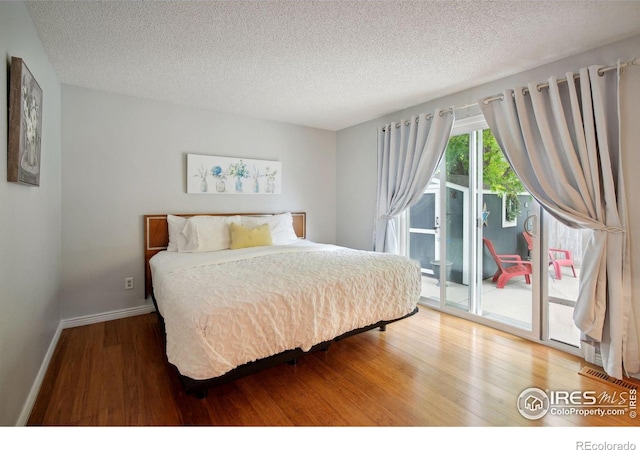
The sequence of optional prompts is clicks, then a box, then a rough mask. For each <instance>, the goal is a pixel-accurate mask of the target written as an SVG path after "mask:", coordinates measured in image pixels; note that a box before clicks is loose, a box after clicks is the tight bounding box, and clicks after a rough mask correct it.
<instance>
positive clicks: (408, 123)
mask: <svg viewBox="0 0 640 450" xmlns="http://www.w3.org/2000/svg"><path fill="white" fill-rule="evenodd" d="M469 106H473V105H467V106H463V107H462V108H467V107H469ZM456 109H457V108H456ZM453 112H454V108H447V109H443V110H442V111H440V116H443V115H444V114H445V113H451V114H453ZM419 119H420V116H418V117H416V123H418V121H419ZM425 119H426V120H431V119H433V114H427V115H426V116H425ZM403 123H404V125H405V126H409V125H410V124H411V120H405V121H404V122H403V121H402V120H401V121H399V122H397V123H396V128H400V125H402V124H403ZM382 131H387V125H385V126H384V127H382Z"/></svg>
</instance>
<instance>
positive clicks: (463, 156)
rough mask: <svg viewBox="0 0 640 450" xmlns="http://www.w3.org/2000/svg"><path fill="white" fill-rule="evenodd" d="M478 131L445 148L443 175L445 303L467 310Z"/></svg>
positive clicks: (469, 298) (442, 209)
mask: <svg viewBox="0 0 640 450" xmlns="http://www.w3.org/2000/svg"><path fill="white" fill-rule="evenodd" d="M474 137H475V133H468V134H461V135H458V136H452V137H451V138H450V139H449V143H448V145H447V149H446V151H445V158H444V161H445V167H444V172H445V174H444V176H443V177H442V178H441V189H442V193H443V194H444V195H441V199H442V202H441V205H442V208H441V211H442V217H443V218H444V220H443V221H442V227H441V239H442V240H443V242H442V243H441V247H442V248H443V250H442V252H443V253H444V254H446V259H445V261H446V262H445V264H446V267H447V268H446V284H445V291H446V292H445V304H446V306H449V307H454V308H457V309H461V310H464V311H470V310H471V304H472V302H471V299H472V296H471V288H472V283H470V280H469V274H470V270H469V254H470V251H471V240H472V236H471V234H470V227H469V224H470V223H472V222H473V219H472V217H473V216H472V215H471V214H472V212H471V210H470V205H471V202H472V195H471V194H472V193H473V185H474V181H475V179H476V176H475V174H474V168H475V163H474V161H475V152H476V148H475V146H474V144H475V142H476V140H475V138H474Z"/></svg>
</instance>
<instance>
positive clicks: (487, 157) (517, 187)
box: [479, 129, 537, 330]
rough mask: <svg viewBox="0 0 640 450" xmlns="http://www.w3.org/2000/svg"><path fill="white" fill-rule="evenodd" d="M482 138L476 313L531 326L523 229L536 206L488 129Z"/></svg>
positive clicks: (531, 271)
mask: <svg viewBox="0 0 640 450" xmlns="http://www.w3.org/2000/svg"><path fill="white" fill-rule="evenodd" d="M482 137H483V139H482V142H483V144H482V161H483V165H482V209H481V211H482V213H481V217H482V229H481V232H482V238H483V239H482V241H483V248H482V256H481V261H480V263H479V266H480V268H481V269H480V270H482V280H483V281H482V296H481V298H482V300H481V314H482V315H483V316H485V317H488V318H491V319H493V320H497V321H499V322H502V323H506V324H509V325H512V326H516V327H518V328H522V329H525V330H531V329H532V318H533V282H534V276H535V275H536V274H537V270H536V263H535V261H533V258H532V254H531V249H530V246H529V245H528V242H527V240H526V239H525V235H524V234H523V232H524V231H525V220H526V219H527V218H528V217H531V216H533V214H534V211H535V209H536V205H535V204H534V201H533V198H532V197H531V196H530V195H529V194H528V192H526V190H525V189H524V186H523V185H522V183H521V182H520V180H519V179H518V177H517V175H516V174H515V172H514V171H513V170H512V169H511V167H510V166H509V163H508V162H507V160H506V159H505V157H504V155H503V153H502V150H501V149H500V147H499V146H498V143H497V142H496V140H495V138H494V137H493V134H492V133H491V130H488V129H487V130H484V131H483V136H482Z"/></svg>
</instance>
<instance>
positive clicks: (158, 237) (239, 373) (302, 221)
mask: <svg viewBox="0 0 640 450" xmlns="http://www.w3.org/2000/svg"><path fill="white" fill-rule="evenodd" d="M174 215H176V216H181V217H192V216H194V215H206V216H236V215H241V216H256V217H260V216H268V215H271V214H264V213H206V214H200V213H198V214H174ZM291 216H292V217H293V228H294V230H295V232H296V235H297V236H298V237H300V238H306V236H307V233H306V231H307V230H306V227H307V215H306V213H304V212H297V213H291ZM168 244H169V228H168V224H167V214H151V215H145V216H144V246H145V248H144V274H145V298H148V297H149V295H151V298H152V300H153V304H154V306H155V308H156V313H157V314H158V318H159V319H160V324H161V325H162V329H163V331H164V318H163V317H162V315H161V314H160V311H159V310H158V304H157V302H156V299H155V297H154V295H153V284H152V280H151V269H150V267H149V259H151V257H152V256H153V255H155V254H156V253H158V252H160V251H162V250H166V248H167V245H168ZM417 312H418V308H417V307H416V308H415V309H414V310H413V311H412V312H410V313H409V314H407V315H406V316H403V317H399V318H397V319H393V320H383V321H380V322H377V323H375V324H372V325H369V326H366V327H362V328H358V329H357V330H352V331H348V332H346V333H344V334H342V335H340V336H338V337H335V338H333V339H332V340H330V341H327V342H321V343H319V344H316V345H314V346H313V347H311V349H309V350H307V351H304V350H302V349H299V348H296V349H293V350H286V351H284V352H282V353H278V354H276V355H273V356H269V357H267V358H263V359H259V360H257V361H253V362H249V363H246V364H243V365H241V366H238V367H236V368H235V369H233V370H231V371H229V372H227V373H225V374H224V375H221V376H219V377H215V378H210V379H207V380H194V379H192V378H189V377H186V376H184V375H182V374H180V372H178V375H179V377H180V381H181V382H182V385H183V387H184V389H185V391H186V392H187V394H193V395H195V396H196V397H198V398H205V397H206V396H207V390H208V389H209V388H210V387H214V386H218V385H220V384H224V383H228V382H231V381H233V380H237V379H238V378H241V377H244V376H247V375H250V374H252V373H256V372H259V371H261V370H264V369H267V368H269V367H273V366H276V365H280V364H284V363H287V364H295V363H296V361H297V358H298V357H300V356H302V355H304V354H306V353H311V352H315V351H319V350H324V351H327V350H328V349H329V345H331V343H332V342H336V341H340V340H342V339H345V338H347V337H349V336H353V335H356V334H360V333H363V332H365V331H369V330H372V329H374V328H379V329H380V330H381V331H385V330H386V327H387V325H388V324H390V323H393V322H397V321H398V320H402V319H405V318H407V317H410V316H412V315H414V314H416V313H417ZM165 337H166V334H165ZM174 367H175V366H174ZM176 372H177V368H176Z"/></svg>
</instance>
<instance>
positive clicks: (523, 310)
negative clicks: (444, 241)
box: [421, 268, 580, 347]
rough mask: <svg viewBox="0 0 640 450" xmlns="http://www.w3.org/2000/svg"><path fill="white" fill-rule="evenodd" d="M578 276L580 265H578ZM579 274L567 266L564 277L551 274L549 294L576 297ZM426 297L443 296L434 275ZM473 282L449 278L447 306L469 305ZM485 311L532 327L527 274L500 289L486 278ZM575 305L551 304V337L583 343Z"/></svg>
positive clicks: (426, 286) (428, 282)
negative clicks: (559, 277) (574, 310)
mask: <svg viewBox="0 0 640 450" xmlns="http://www.w3.org/2000/svg"><path fill="white" fill-rule="evenodd" d="M576 273H577V275H578V277H579V276H580V271H579V269H576ZM578 282H579V278H575V277H574V276H573V274H572V273H571V269H570V268H563V272H562V278H561V279H559V280H556V279H555V274H553V273H551V272H550V274H549V281H548V286H549V297H556V298H560V299H567V300H574V301H575V299H576V298H577V295H578ZM421 295H422V297H424V298H425V299H430V300H436V301H439V299H440V286H439V285H438V283H437V280H436V279H435V278H433V277H430V276H427V275H425V276H423V277H422V293H421ZM468 298H469V286H467V285H463V284H458V283H453V282H450V281H449V282H447V285H446V301H447V306H453V307H458V308H461V309H463V310H467V309H468ZM481 306H482V315H483V316H484V317H488V318H492V319H495V320H497V321H500V322H504V323H508V324H511V325H514V326H517V327H520V328H523V329H531V317H532V313H531V311H532V291H531V285H529V284H526V282H525V280H524V277H515V278H512V279H511V280H509V281H508V282H507V285H506V286H505V287H504V288H502V289H498V287H497V285H496V283H493V282H492V281H491V278H488V279H486V280H483V282H482V298H481ZM572 315H573V308H572V307H569V306H564V305H559V304H556V303H550V304H549V332H550V338H551V339H554V340H558V341H560V342H564V343H567V344H570V345H574V346H576V347H577V346H579V342H580V332H579V330H578V329H577V328H576V326H575V325H574V324H573V318H572Z"/></svg>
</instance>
